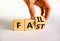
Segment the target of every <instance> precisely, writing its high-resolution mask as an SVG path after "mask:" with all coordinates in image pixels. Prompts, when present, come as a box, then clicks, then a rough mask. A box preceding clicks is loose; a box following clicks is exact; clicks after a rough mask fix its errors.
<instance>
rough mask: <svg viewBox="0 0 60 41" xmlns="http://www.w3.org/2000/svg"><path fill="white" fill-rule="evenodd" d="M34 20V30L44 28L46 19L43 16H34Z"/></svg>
mask: <svg viewBox="0 0 60 41" xmlns="http://www.w3.org/2000/svg"><path fill="white" fill-rule="evenodd" d="M35 22H36V27H35V29H36V30H41V29H44V28H45V24H46V21H45V18H44V17H43V16H38V17H35Z"/></svg>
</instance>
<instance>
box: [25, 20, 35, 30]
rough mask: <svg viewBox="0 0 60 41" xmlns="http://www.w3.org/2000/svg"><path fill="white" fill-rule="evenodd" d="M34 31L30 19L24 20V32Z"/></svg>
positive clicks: (32, 22)
mask: <svg viewBox="0 0 60 41" xmlns="http://www.w3.org/2000/svg"><path fill="white" fill-rule="evenodd" d="M34 29H35V27H34V20H32V19H27V20H25V31H33V30H34Z"/></svg>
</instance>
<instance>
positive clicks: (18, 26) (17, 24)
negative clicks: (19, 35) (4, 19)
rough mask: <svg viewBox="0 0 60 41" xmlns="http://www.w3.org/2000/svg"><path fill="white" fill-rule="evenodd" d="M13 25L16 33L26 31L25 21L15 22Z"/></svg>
mask: <svg viewBox="0 0 60 41" xmlns="http://www.w3.org/2000/svg"><path fill="white" fill-rule="evenodd" d="M13 24H14V30H15V31H24V20H14V21H13Z"/></svg>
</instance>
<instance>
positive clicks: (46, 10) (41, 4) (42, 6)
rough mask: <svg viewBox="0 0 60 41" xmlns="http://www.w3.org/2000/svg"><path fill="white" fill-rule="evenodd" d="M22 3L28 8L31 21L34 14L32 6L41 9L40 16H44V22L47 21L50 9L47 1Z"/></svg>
mask: <svg viewBox="0 0 60 41" xmlns="http://www.w3.org/2000/svg"><path fill="white" fill-rule="evenodd" d="M24 1H25V3H26V4H27V6H28V8H29V11H30V15H31V19H34V18H35V14H36V12H35V8H34V5H36V6H38V7H39V8H40V9H41V13H40V14H41V16H44V17H45V19H46V20H47V19H48V17H49V14H50V9H51V8H50V5H49V4H48V2H47V0H24ZM44 14H45V15H44Z"/></svg>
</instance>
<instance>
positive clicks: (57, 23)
mask: <svg viewBox="0 0 60 41" xmlns="http://www.w3.org/2000/svg"><path fill="white" fill-rule="evenodd" d="M48 1H49V3H50V5H51V8H52V10H51V13H50V17H49V19H48V21H47V24H46V28H45V29H44V30H41V31H13V29H12V28H13V20H14V19H28V18H30V14H29V11H28V7H27V5H26V4H25V3H24V1H23V0H0V41H60V0H48ZM35 9H36V13H37V14H36V16H38V15H40V14H39V13H40V11H39V10H40V9H39V8H38V7H37V6H35Z"/></svg>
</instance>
